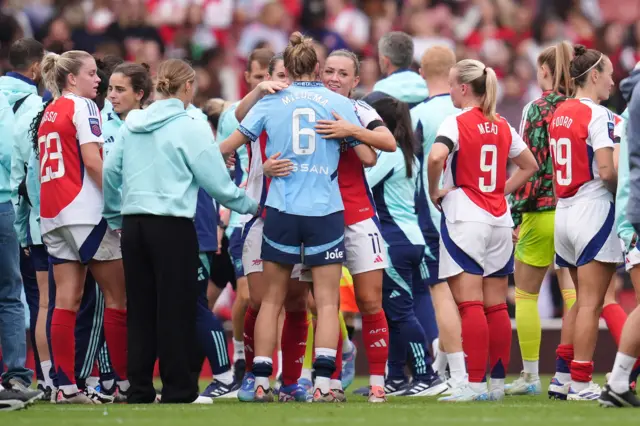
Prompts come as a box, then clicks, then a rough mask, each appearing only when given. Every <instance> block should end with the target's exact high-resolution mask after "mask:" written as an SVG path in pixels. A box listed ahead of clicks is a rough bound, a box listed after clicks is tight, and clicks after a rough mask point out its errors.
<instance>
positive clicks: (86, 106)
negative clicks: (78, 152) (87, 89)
mask: <svg viewBox="0 0 640 426" xmlns="http://www.w3.org/2000/svg"><path fill="white" fill-rule="evenodd" d="M74 102H75V107H74V108H75V111H74V114H73V124H74V125H75V126H76V131H77V134H78V143H79V144H80V145H83V144H85V143H92V142H94V143H99V144H103V143H104V138H103V137H102V117H100V111H99V110H98V106H97V105H96V104H95V102H93V101H92V100H90V99H85V98H76V99H74Z"/></svg>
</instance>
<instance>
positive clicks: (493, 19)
mask: <svg viewBox="0 0 640 426" xmlns="http://www.w3.org/2000/svg"><path fill="white" fill-rule="evenodd" d="M0 6H1V9H0V10H1V13H0V71H2V72H3V73H4V72H6V71H8V65H7V60H6V57H7V49H8V46H9V45H10V43H11V42H12V40H15V39H17V38H19V37H35V38H36V39H38V40H40V41H41V42H42V43H43V44H44V45H45V47H46V48H47V49H48V50H50V51H53V52H62V51H65V50H69V49H81V50H86V51H88V52H91V53H94V54H95V55H96V56H104V55H107V54H114V55H118V56H122V57H124V58H125V59H127V60H132V61H136V62H146V63H147V64H149V65H150V66H151V69H152V70H153V69H154V67H155V66H156V65H157V64H158V63H159V62H160V61H161V60H162V59H164V58H171V57H179V58H186V59H189V60H191V61H192V62H193V64H194V65H195V66H196V67H197V68H196V69H197V73H198V88H199V94H198V98H197V103H201V102H203V101H204V100H206V99H208V98H212V97H222V98H224V99H227V100H230V101H233V100H236V99H238V98H240V97H241V96H242V95H243V94H244V93H245V92H246V87H245V83H244V80H243V78H242V72H241V71H242V70H243V68H244V67H245V59H246V57H247V56H248V54H249V52H250V51H251V50H252V49H253V48H255V47H257V46H268V47H271V48H272V50H274V51H276V52H278V51H282V50H283V48H284V47H285V46H286V43H287V38H288V34H290V33H291V31H293V30H298V29H299V30H302V31H304V32H305V33H307V34H309V35H311V36H313V37H314V38H315V39H316V40H317V41H318V50H319V51H320V52H321V53H323V54H325V55H326V53H327V52H330V51H331V50H334V49H338V48H348V49H351V50H353V51H355V52H357V53H358V55H359V56H360V58H361V59H362V61H363V63H362V68H361V83H360V88H359V93H361V94H364V93H367V92H368V91H370V90H371V88H372V87H373V84H374V83H375V81H376V80H378V79H379V78H380V77H381V76H380V75H379V67H378V63H377V56H376V46H377V40H378V39H379V38H380V36H381V35H382V34H384V33H386V32H388V31H391V30H402V31H405V32H407V33H409V34H411V35H412V37H413V38H414V42H415V59H416V61H419V59H420V57H421V55H422V52H424V50H425V49H426V48H427V47H429V46H431V45H434V44H446V45H449V46H451V47H452V48H454V49H455V50H456V52H457V54H458V58H459V59H461V58H478V59H481V60H482V61H484V62H485V63H486V64H487V65H490V66H492V67H494V68H495V69H496V71H497V72H498V76H499V78H500V83H501V84H500V101H499V106H498V111H499V112H500V113H502V114H503V115H504V116H506V118H507V119H508V120H509V121H510V122H511V123H518V122H519V121H520V114H521V111H522V108H523V106H524V105H525V104H526V103H527V102H529V101H530V100H532V99H534V98H535V97H536V96H538V95H539V93H538V90H539V89H538V88H537V85H536V84H535V79H536V67H535V58H536V57H537V55H538V53H539V52H540V50H541V49H543V48H544V47H545V46H546V45H548V44H551V43H555V42H557V41H558V40H569V41H571V42H575V43H581V44H584V45H586V46H587V47H593V48H596V49H599V50H601V51H603V52H605V53H606V54H608V55H609V56H610V57H611V60H612V61H613V64H614V67H615V78H616V83H617V82H619V80H620V79H622V78H623V77H625V76H626V75H627V74H628V72H629V71H630V70H631V69H632V68H633V67H634V66H635V64H636V63H637V62H638V61H639V60H640V1H639V0H0ZM609 106H610V108H611V109H612V110H613V111H616V112H621V111H622V108H623V107H624V104H623V101H622V99H621V97H620V96H619V95H617V94H615V95H614V96H612V97H611V99H610V100H609Z"/></svg>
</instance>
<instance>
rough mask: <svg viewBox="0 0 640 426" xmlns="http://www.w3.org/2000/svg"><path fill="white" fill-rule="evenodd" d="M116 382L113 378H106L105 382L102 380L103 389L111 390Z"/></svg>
mask: <svg viewBox="0 0 640 426" xmlns="http://www.w3.org/2000/svg"><path fill="white" fill-rule="evenodd" d="M127 381H128V380H127ZM115 384H116V381H115V380H113V379H109V380H105V381H104V382H102V389H104V390H107V391H110V390H111V389H112V388H113V385H115ZM127 386H128V385H127Z"/></svg>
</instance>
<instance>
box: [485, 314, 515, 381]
mask: <svg viewBox="0 0 640 426" xmlns="http://www.w3.org/2000/svg"><path fill="white" fill-rule="evenodd" d="M484 313H485V315H486V316H487V325H488V326H489V372H490V373H491V378H492V379H504V378H505V377H506V373H507V370H508V369H509V358H510V356H511V320H510V319H509V313H508V312H507V304H506V303H501V304H499V305H494V306H490V307H488V308H486V309H485V310H484Z"/></svg>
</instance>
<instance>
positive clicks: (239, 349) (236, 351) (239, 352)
mask: <svg viewBox="0 0 640 426" xmlns="http://www.w3.org/2000/svg"><path fill="white" fill-rule="evenodd" d="M239 359H244V342H243V341H242V340H236V339H233V362H234V363H235V362H236V361H237V360H239Z"/></svg>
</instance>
